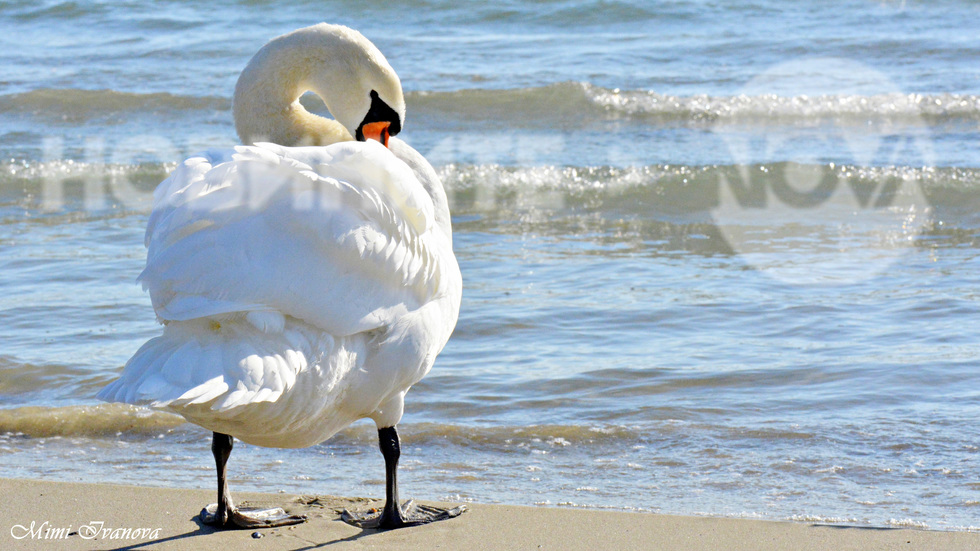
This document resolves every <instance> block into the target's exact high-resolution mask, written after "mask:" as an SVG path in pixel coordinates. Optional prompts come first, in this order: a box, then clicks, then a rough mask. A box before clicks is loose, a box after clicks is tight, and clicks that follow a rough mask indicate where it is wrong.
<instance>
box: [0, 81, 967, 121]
mask: <svg viewBox="0 0 980 551" xmlns="http://www.w3.org/2000/svg"><path fill="white" fill-rule="evenodd" d="M405 97H406V102H407V104H408V110H409V113H410V117H411V118H412V119H414V120H420V119H426V118H428V119H435V121H437V122H454V123H456V124H459V123H465V122H467V121H473V120H479V121H485V122H490V123H492V124H496V125H505V126H509V127H517V128H525V127H527V126H529V125H534V126H540V125H542V124H546V125H547V126H549V127H551V128H554V127H568V126H579V125H582V124H588V123H590V122H593V121H596V120H623V119H628V120H636V121H639V122H643V123H646V124H671V125H679V124H680V125H684V124H688V125H693V126H698V127H700V126H705V125H712V124H729V123H731V124H736V123H737V124H747V123H750V124H753V125H779V124H790V123H792V124H797V123H800V122H807V121H816V122H828V121H829V122H833V123H834V124H866V123H867V122H869V121H872V122H881V123H893V124H896V123H900V124H913V125H915V124H920V125H921V124H938V123H944V122H950V121H968V122H974V121H980V95H971V94H950V93H945V94H902V93H894V94H881V95H869V96H868V95H823V96H805V95H800V96H777V95H772V94H767V95H759V96H748V95H737V96H708V95H694V96H677V95H669V94H660V93H657V92H656V91H651V90H620V89H618V88H604V87H601V86H596V85H594V84H590V83H587V82H562V83H556V84H551V85H547V86H537V87H529V88H516V89H479V88H474V89H465V90H457V91H408V92H406V94H405ZM301 101H302V103H303V104H304V106H306V107H307V109H310V110H311V111H314V112H321V113H322V112H323V104H322V102H320V101H319V100H318V99H316V98H314V97H312V96H311V95H309V94H308V95H306V96H304V97H303V98H302V100H301ZM197 111H205V112H207V113H208V114H209V115H212V114H213V113H214V112H215V111H225V112H228V118H229V120H230V111H231V98H230V97H198V96H185V95H176V94H170V93H163V92H161V93H149V94H141V93H133V92H124V91H115V90H79V89H39V90H33V91H30V92H23V93H18V94H7V95H0V114H12V113H13V114H29V115H31V116H33V117H36V118H40V119H42V120H59V121H67V122H84V121H88V120H92V119H98V118H104V117H108V116H112V115H120V114H124V113H144V114H145V113H151V114H153V115H156V116H169V117H176V116H182V114H184V113H187V112H197Z"/></svg>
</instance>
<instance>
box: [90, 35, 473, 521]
mask: <svg viewBox="0 0 980 551" xmlns="http://www.w3.org/2000/svg"><path fill="white" fill-rule="evenodd" d="M308 90H310V91H313V92H314V93H316V94H318V95H319V96H320V97H321V98H322V99H323V100H324V102H325V103H326V105H327V107H328V108H329V109H330V112H331V113H332V114H333V115H334V116H335V117H336V121H333V120H330V119H325V118H322V117H318V116H316V115H313V114H310V113H309V112H307V111H306V110H305V109H304V108H303V107H302V106H301V105H300V103H299V101H298V98H299V97H300V96H301V95H302V94H303V93H305V92H306V91H308ZM404 113H405V102H404V99H403V96H402V90H401V83H400V82H399V80H398V77H397V76H396V74H395V72H394V71H393V70H392V68H391V66H390V65H389V64H388V62H387V61H386V60H385V58H384V56H383V55H382V54H381V52H380V51H379V50H378V49H377V48H376V47H375V46H374V45H373V44H372V43H371V42H369V41H368V40H367V39H366V38H364V36H362V35H361V34H360V33H358V32H357V31H354V30H351V29H349V28H347V27H342V26H337V25H327V24H319V25H315V26H312V27H307V28H304V29H300V30H297V31H294V32H292V33H289V34H286V35H283V36H280V37H278V38H275V39H273V40H272V41H270V42H269V43H268V44H266V45H265V46H264V47H263V48H262V49H261V50H259V52H258V53H257V54H256V55H255V57H253V58H252V60H251V61H250V62H249V63H248V66H247V67H245V69H244V71H243V72H242V74H241V76H240V77H239V80H238V84H237V86H236V88H235V98H234V117H235V126H236V129H237V131H238V133H239V136H240V138H241V139H242V142H243V143H245V144H255V145H245V146H238V147H235V148H234V149H233V150H210V151H207V152H205V153H202V154H200V155H196V156H193V157H191V158H189V159H187V160H185V161H184V162H183V163H182V164H181V165H180V166H178V167H177V169H176V170H175V171H174V172H173V173H172V174H171V175H170V177H169V178H168V179H167V180H165V181H164V182H163V183H161V184H160V186H159V187H158V188H157V190H156V192H155V195H154V206H153V212H152V214H151V215H150V220H149V224H148V227H147V231H146V246H147V248H148V252H147V261H146V269H145V270H144V271H143V273H142V274H141V275H140V280H141V281H142V283H143V286H144V288H145V289H147V290H148V291H149V293H150V298H151V300H152V302H153V308H154V310H155V311H156V314H157V316H158V318H159V319H160V321H161V322H162V323H163V324H164V326H165V327H164V331H163V334H162V335H161V336H159V337H156V338H154V339H151V340H150V341H149V342H147V343H146V344H145V345H143V347H142V348H140V350H139V351H138V352H136V354H135V355H134V356H133V357H132V359H130V360H129V362H128V363H127V364H126V367H125V369H124V370H123V372H122V375H121V376H120V378H119V379H118V380H116V381H114V382H113V383H111V384H109V385H108V386H107V387H105V388H104V389H103V390H102V391H101V392H100V393H99V398H101V399H103V400H106V401H117V402H126V403H131V404H147V405H150V406H152V407H155V408H159V409H164V410H168V411H172V412H174V413H177V414H179V415H182V416H183V417H185V418H186V419H188V420H189V421H191V422H193V423H196V424H198V425H201V426H202V427H205V428H207V429H209V430H211V431H213V432H214V440H213V443H212V451H213V452H214V456H215V463H216V467H217V471H218V502H217V503H216V504H213V505H211V506H209V507H208V508H206V509H205V511H202V516H201V518H202V520H205V521H207V522H211V523H215V524H218V525H220V526H225V525H237V526H242V527H253V526H273V525H282V524H290V523H295V522H301V521H302V520H303V518H302V517H295V516H289V515H286V514H285V513H283V512H282V510H281V509H277V510H272V511H246V510H243V509H237V508H236V507H235V506H234V504H233V502H232V500H231V497H230V494H229V492H228V489H227V483H226V481H225V468H226V462H227V460H228V456H229V454H230V453H231V448H232V443H233V438H239V439H241V440H243V441H245V442H249V443H253V444H256V445H259V446H270V447H286V448H294V447H303V446H310V445H313V444H316V443H319V442H322V441H324V440H326V439H327V438H329V437H330V436H332V435H333V434H335V433H336V432H337V431H339V430H341V429H343V428H344V427H346V426H348V425H349V424H350V423H352V422H353V421H356V420H357V419H361V418H364V417H370V418H372V419H373V420H374V421H375V422H376V424H377V426H378V435H379V439H380V445H381V450H382V453H383V454H384V457H385V464H386V474H387V488H386V494H387V496H386V497H387V501H386V504H385V507H384V510H383V511H382V512H381V514H380V515H378V514H375V515H360V514H353V513H345V515H344V518H345V520H347V521H348V522H350V523H352V524H356V525H358V526H362V527H380V528H392V527H399V526H405V525H412V524H419V523H424V522H431V521H433V520H439V519H442V518H450V517H453V516H456V515H458V514H460V513H461V512H462V510H463V508H462V507H457V508H455V509H450V510H441V509H434V508H429V507H421V506H420V507H414V506H411V505H406V506H401V505H399V503H398V492H397V480H396V470H397V462H398V456H399V444H398V435H397V432H396V430H395V425H396V424H397V423H398V421H399V420H400V419H401V416H402V411H403V406H404V398H405V393H406V392H407V391H408V389H409V387H411V386H412V385H413V384H415V383H416V382H418V381H419V380H420V379H421V378H422V377H423V376H424V375H425V374H426V373H427V372H428V371H429V369H430V368H431V367H432V363H433V361H434V360H435V357H436V355H437V354H438V353H439V352H440V351H441V350H442V348H443V346H445V344H446V341H447V340H448V339H449V336H450V334H451V333H452V331H453V328H454V327H455V325H456V319H457V316H458V312H459V303H460V297H461V293H462V280H461V277H460V273H459V267H458V265H457V263H456V259H455V257H454V256H453V251H452V233H451V227H450V220H449V208H448V205H447V201H446V194H445V192H444V191H443V188H442V183H441V182H440V181H439V178H438V176H436V174H435V172H434V170H433V169H432V167H431V166H430V165H429V163H428V162H426V160H425V159H424V158H423V157H422V156H421V155H420V154H419V153H418V152H416V151H415V150H414V149H412V148H411V147H409V146H408V145H407V144H405V143H404V142H402V141H401V140H399V139H398V138H394V137H392V136H394V135H395V134H397V133H398V132H399V131H400V130H401V126H402V121H403V119H404ZM369 138H372V139H373V140H369ZM263 141H268V142H273V143H260V142H263ZM379 142H380V143H379ZM274 144H281V145H274ZM296 145H307V147H284V146H296ZM385 146H388V148H386V147H385Z"/></svg>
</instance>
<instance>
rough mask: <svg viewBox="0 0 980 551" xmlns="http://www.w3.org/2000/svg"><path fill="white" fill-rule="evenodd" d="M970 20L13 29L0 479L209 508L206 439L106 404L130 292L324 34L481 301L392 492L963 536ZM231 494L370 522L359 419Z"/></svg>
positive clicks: (67, 16)
mask: <svg viewBox="0 0 980 551" xmlns="http://www.w3.org/2000/svg"><path fill="white" fill-rule="evenodd" d="M978 17H980V7H978V6H977V5H976V4H975V3H970V2H965V1H961V2H958V1H949V2H940V3H927V2H913V1H871V0H866V1H859V0H851V1H844V2H810V3H798V2H777V1H771V0H756V1H747V0H743V1H736V2H725V3H721V2H704V1H677V2H606V1H598V0H568V1H554V2H533V3H525V2H508V1H502V2H492V3H482V2H479V3H478V2H463V3H459V2H402V3H398V5H397V6H379V5H366V4H364V3H360V2H320V1H317V2H303V1H299V2H290V3H278V2H214V1H209V2H199V1H182V2H159V3H152V4H146V3H139V2H61V1H46V2H33V1H32V2H27V1H14V2H4V3H3V4H2V5H0V30H2V32H0V159H3V161H2V163H0V290H2V293H0V476H2V477H23V478H43V479H50V480H69V481H90V482H118V483H126V484H140V485H164V486H180V487H190V488H210V487H212V485H213V483H214V482H213V480H214V478H213V477H214V475H213V462H212V459H211V454H210V450H209V446H210V438H209V436H210V435H209V434H208V433H207V432H206V431H204V430H203V429H200V428H198V427H196V426H193V425H189V424H186V423H182V422H181V420H180V419H179V418H176V417H173V416H169V415H166V414H161V413H155V412H150V411H147V410H143V409H139V408H133V407H128V406H119V405H103V404H99V403H98V402H97V401H96V400H95V398H94V395H95V393H96V392H97V391H98V390H99V389H100V388H101V387H102V386H103V385H105V384H106V383H107V382H109V381H110V380H112V379H113V378H114V377H116V376H117V374H118V373H119V371H120V369H121V367H122V365H123V364H124V363H125V362H126V360H127V359H128V358H129V356H130V355H131V354H132V353H133V352H135V350H136V349H137V348H138V347H139V346H140V344H142V343H143V342H144V341H145V340H147V339H149V338H151V337H153V336H155V335H157V334H159V333H160V327H159V326H158V325H157V323H156V321H155V318H154V315H153V312H152V309H151V307H150V303H149V299H148V297H147V296H146V295H145V294H144V293H143V292H142V290H141V289H140V288H139V286H138V285H137V284H136V283H135V279H136V276H137V275H138V274H139V272H140V270H141V268H142V264H143V259H144V254H145V251H144V248H143V231H144V228H145V225H146V220H147V215H148V210H149V207H150V204H149V201H150V198H151V194H152V190H153V188H154V186H155V185H156V184H157V183H158V182H159V181H160V180H162V179H163V178H164V177H166V174H167V173H168V171H169V170H171V169H172V168H173V167H174V166H175V164H176V163H177V162H179V161H180V160H181V159H182V158H184V157H185V156H187V155H189V154H192V153H194V152H195V151H197V150H199V149H202V148H205V147H215V146H231V145H233V144H235V143H236V135H235V132H234V128H233V124H232V121H231V112H230V107H231V99H230V98H231V95H232V91H233V88H234V83H235V79H236V78H237V75H238V72H239V71H240V70H241V68H242V67H243V66H244V65H245V63H246V62H247V61H248V59H249V57H250V56H251V55H252V54H253V53H254V52H255V51H256V50H257V49H258V48H259V47H261V46H262V44H264V43H265V41H267V40H268V39H270V38H272V37H274V36H276V35H278V34H281V33H283V32H287V31H290V30H293V29H296V28H299V27H302V26H306V25H310V24H313V23H316V22H319V21H330V22H336V23H343V24H347V25H350V26H352V27H354V28H357V29H359V30H361V31H362V32H363V33H364V34H365V35H366V36H367V37H368V38H370V39H371V40H372V41H373V42H375V44H377V45H378V46H379V48H380V49H381V50H382V51H383V52H384V53H385V55H386V56H387V57H388V59H389V61H390V62H391V64H392V65H393V66H394V68H395V69H396V71H397V72H398V73H399V75H400V76H401V79H402V83H403V86H404V88H405V91H406V99H407V104H408V115H407V118H406V121H405V126H404V132H403V133H402V134H401V137H403V138H404V139H406V140H407V141H408V142H409V143H410V144H412V145H413V146H415V147H416V148H417V149H418V150H419V151H420V152H422V153H423V154H425V155H426V156H427V157H428V158H429V159H430V160H431V162H432V163H433V164H434V165H435V166H436V168H437V170H438V171H439V173H440V175H441V177H442V179H443V181H444V183H445V185H446V187H447V192H448V195H449V197H450V202H451V208H452V211H453V227H454V232H455V233H454V239H455V250H456V254H457V257H458V259H459V262H460V267H461V269H462V273H463V280H464V296H463V304H462V310H461V314H460V319H459V324H458V326H457V328H456V332H455V333H454V335H453V338H452V340H451V341H450V342H449V344H448V346H447V347H446V349H445V351H444V352H443V353H442V355H441V356H440V357H439V358H438V360H437V362H436V364H435V367H434V368H433V370H432V372H431V373H430V374H429V376H428V377H427V378H426V379H424V380H423V381H422V382H421V383H419V384H418V385H416V386H415V387H414V388H413V389H412V391H411V392H410V393H409V395H408V398H407V405H406V412H405V417H404V419H403V420H402V422H401V424H400V430H401V434H402V437H403V441H404V444H403V456H402V457H403V460H402V471H403V476H402V479H403V489H402V492H403V493H404V494H405V495H406V496H412V497H418V498H428V499H445V500H452V501H464V502H465V501H472V502H478V503H508V504H523V505H552V506H568V507H587V508H605V509H613V510H624V511H642V512H651V511H652V512H663V513H680V514H699V515H712V516H736V517H753V518H768V519H795V520H808V521H813V520H816V521H821V522H839V523H846V524H859V525H873V526H915V527H928V528H934V529H956V530H962V529H972V528H973V527H976V526H978V524H980V523H978V521H977V516H978V511H980V466H978V465H980V448H978V445H980V431H978V429H977V423H978V419H980V370H978V367H980V366H978V363H980V361H978V356H980V323H978V315H980V256H978V253H980V214H978V212H980V146H978V143H980V64H978V63H977V59H980V35H978V34H977V32H976V25H975V22H976V21H977V20H978ZM303 101H304V103H305V104H306V105H307V106H308V108H310V109H311V110H314V111H320V112H323V106H322V103H320V102H319V101H318V100H317V99H316V98H315V97H312V96H307V97H304V99H303ZM229 467H230V475H231V484H232V489H233V490H235V489H240V490H258V491H270V492H275V491H278V490H283V491H287V492H293V493H325V494H342V495H361V496H374V497H378V498H380V497H382V496H383V493H384V492H383V484H384V480H383V478H384V475H383V472H384V471H383V465H382V460H381V456H380V453H379V452H378V451H377V443H376V436H375V431H374V427H373V425H372V423H371V422H370V421H362V422H360V423H357V424H355V425H354V426H353V427H351V428H350V429H349V430H346V431H344V432H343V433H341V434H340V435H338V436H337V437H335V438H333V439H331V440H329V441H328V442H325V443H323V444H320V445H317V446H314V447H311V448H307V449H300V450H278V449H263V448H258V447H254V446H247V445H239V446H238V447H236V449H235V453H234V454H233V455H232V458H231V462H230V464H229ZM202 505H203V504H202Z"/></svg>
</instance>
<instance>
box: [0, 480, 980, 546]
mask: <svg viewBox="0 0 980 551" xmlns="http://www.w3.org/2000/svg"><path fill="white" fill-rule="evenodd" d="M234 497H235V498H236V501H237V502H238V503H239V504H245V505H259V506H263V505H281V506H283V507H284V508H285V509H286V510H288V511H290V512H294V513H304V514H306V515H308V516H309V520H308V521H307V522H306V523H304V524H301V525H297V526H291V527H283V528H271V529H261V530H235V531H217V532H216V531H214V530H212V529H211V528H209V527H207V526H204V525H202V524H201V523H200V521H199V519H198V518H197V515H198V513H199V511H200V509H201V507H202V506H203V505H205V504H207V503H210V502H213V501H214V495H213V492H211V491H207V490H184V489H165V488H143V487H133V486H117V485H110V484H81V483H64V482H43V481H37V480H16V479H0V500H2V506H0V548H2V549H40V548H43V549H210V550H217V549H262V550H270V551H271V550H281V549H319V548H325V549H331V550H333V549H399V550H429V549H530V550H537V549H561V550H576V549H581V550H588V551H593V550H595V549H677V550H682V549H683V550H696V549H727V550H741V549H745V550H758V549H786V550H801V549H835V550H845V549H854V550H876V549H907V550H912V549H945V550H958V549H963V550H966V549H980V533H970V532H936V531H927V530H914V529H896V528H868V527H850V526H840V525H833V526H828V525H816V524H807V523H794V522H771V521H759V520H745V519H717V518H704V517H684V516H673V515H654V514H640V513H621V512H606V511H591V510H578V509H561V508H535V507H517V506H505V505H479V504H475V505H470V506H469V511H467V512H466V513H464V514H463V515H462V516H461V517H459V518H456V519H453V520H449V521H443V522H438V523H436V524H432V525H428V526H421V527H416V528H409V529H402V530H395V531H392V532H374V531H371V530H360V529H358V528H354V527H351V526H348V525H346V524H344V523H343V522H342V521H340V520H339V515H340V512H341V511H342V510H343V509H344V508H345V507H348V508H352V509H365V508H369V507H372V506H380V505H381V502H380V501H376V500H368V499H355V498H344V497H333V496H293V495H288V494H257V493H247V492H242V493H237V494H234ZM32 523H33V528H32ZM45 523H46V524H45Z"/></svg>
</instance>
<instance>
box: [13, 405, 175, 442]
mask: <svg viewBox="0 0 980 551" xmlns="http://www.w3.org/2000/svg"><path fill="white" fill-rule="evenodd" d="M183 423H185V421H184V420H183V419H182V418H180V417H178V416H176V415H173V414H169V413H162V412H157V411H150V410H147V409H144V408H138V407H134V406H129V405H123V404H100V405H95V406H63V407H40V406H25V407H19V408H7V409H0V434H4V433H10V434H15V435H24V436H28V437H32V438H48V437H53V436H63V437H71V436H89V437H96V436H115V435H117V434H120V433H127V434H135V435H146V436H152V435H156V434H158V433H159V432H160V431H161V430H163V431H165V430H167V429H172V428H174V427H177V426H179V425H182V424H183Z"/></svg>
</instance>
